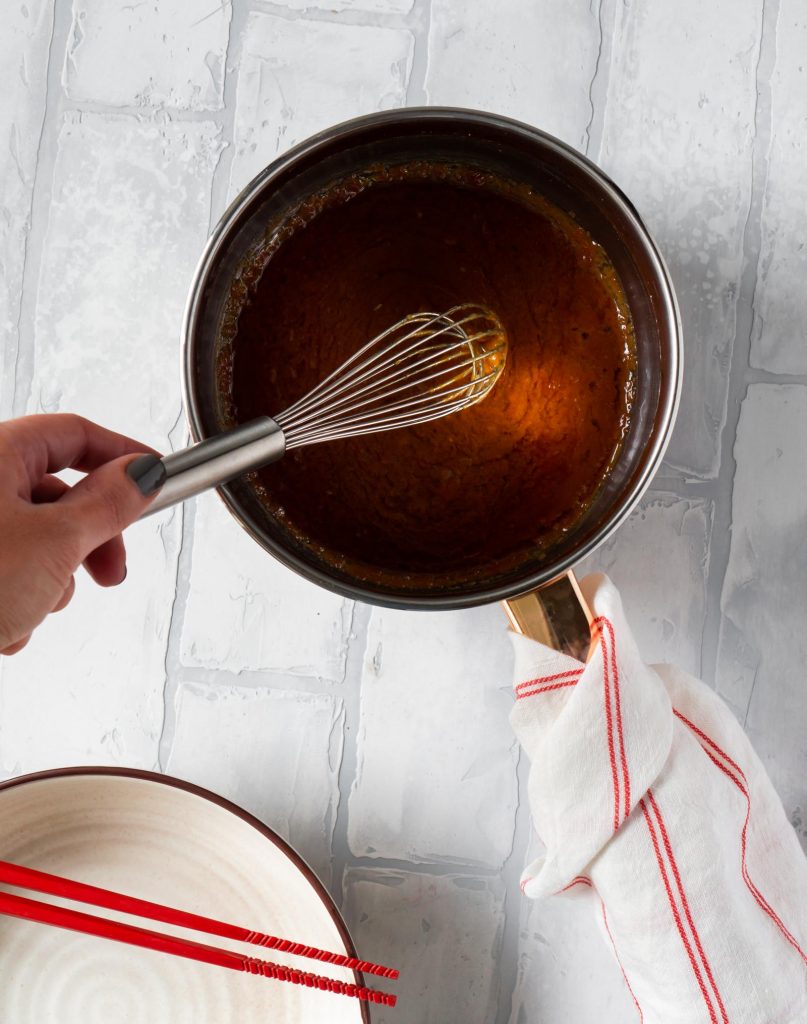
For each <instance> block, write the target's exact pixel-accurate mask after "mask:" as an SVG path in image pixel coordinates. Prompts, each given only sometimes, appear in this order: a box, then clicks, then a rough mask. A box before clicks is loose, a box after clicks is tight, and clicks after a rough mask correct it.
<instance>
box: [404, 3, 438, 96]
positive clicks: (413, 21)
mask: <svg viewBox="0 0 807 1024" xmlns="http://www.w3.org/2000/svg"><path fill="white" fill-rule="evenodd" d="M431 25H432V0H415V3H414V5H413V7H412V11H411V14H410V18H409V24H408V27H409V29H410V31H411V33H412V38H413V47H412V67H411V69H410V71H409V80H408V82H407V83H406V99H405V105H406V106H407V107H416V106H426V105H427V104H428V103H429V91H428V85H427V83H428V74H429V39H430V36H431Z"/></svg>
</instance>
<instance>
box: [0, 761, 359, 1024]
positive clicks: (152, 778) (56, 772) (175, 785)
mask: <svg viewBox="0 0 807 1024" xmlns="http://www.w3.org/2000/svg"><path fill="white" fill-rule="evenodd" d="M71 776H79V777H83V778H91V777H93V776H107V777H110V776H111V777H115V778H123V779H138V780H140V781H141V782H156V783H159V784H161V785H164V786H168V787H170V788H172V789H179V790H182V791H184V792H185V793H189V794H190V795H191V796H196V797H201V798H202V799H204V800H207V801H209V802H210V803H212V804H215V805H216V806H217V807H220V808H222V809H223V810H225V811H229V813H230V814H233V815H235V817H237V818H240V819H241V820H242V821H243V822H245V823H246V824H247V825H250V826H252V828H254V829H255V831H256V832H258V833H260V835H261V836H262V837H263V838H264V839H268V840H269V842H270V843H272V844H273V845H274V846H276V847H277V848H278V850H280V852H281V853H282V854H284V856H286V857H287V858H288V859H289V860H290V861H291V862H292V864H293V865H294V866H295V867H296V868H297V869H298V871H300V872H301V874H302V875H303V876H304V878H305V880H306V881H307V882H308V884H309V885H310V886H311V888H312V889H313V890H314V892H315V893H316V895H317V896H318V897H319V898H320V900H321V901H322V903H323V905H324V907H325V909H326V911H327V912H328V914H329V915H330V917H331V919H332V921H333V923H334V924H335V925H336V930H337V931H338V932H339V937H340V938H341V939H342V942H343V943H344V946H345V951H346V953H347V955H348V956H352V957H357V956H358V954H357V952H356V947H355V945H354V944H353V939H352V938H351V936H350V932H349V931H348V927H347V925H346V923H345V921H344V918H343V917H342V914H341V913H340V911H339V908H338V907H337V906H336V903H335V902H334V899H333V897H332V896H331V894H330V893H329V892H328V890H327V889H326V888H325V886H324V884H323V883H322V882H321V881H320V879H319V876H318V875H317V874H316V872H315V871H314V869H313V868H312V867H311V866H310V864H308V862H307V861H306V860H304V858H303V857H302V856H301V855H300V854H299V853H298V852H297V851H296V850H295V849H294V848H293V847H292V846H290V845H289V843H288V842H287V841H286V840H285V839H283V838H281V836H279V835H278V834H277V832H275V831H274V830H273V829H271V828H269V826H268V825H266V824H265V823H264V822H262V821H261V820H260V819H259V818H256V817H255V815H254V814H250V812H249V811H246V810H244V808H243V807H240V806H239V805H238V804H236V803H233V801H232V800H228V799H227V798H226V797H223V796H219V794H218V793H214V792H213V791H212V790H209V789H205V788H204V787H203V786H197V785H196V783H194V782H186V781H185V780H184V779H178V778H176V776H174V775H164V774H162V773H161V772H151V771H147V770H146V769H144V768H123V767H117V766H111V765H71V766H68V767H65V768H47V769H45V770H43V771H38V772H28V773H26V774H25V775H16V776H14V777H12V778H10V779H4V780H3V781H1V782H0V793H2V792H3V791H4V790H8V789H14V788H16V787H18V786H24V785H27V784H29V783H32V782H34V783H35V782H47V781H49V780H51V779H60V778H69V777H71ZM353 974H354V976H355V978H356V984H358V985H364V984H366V982H365V979H364V977H363V975H362V974H361V972H360V971H356V970H354V971H353ZM359 1008H360V1010H361V1015H362V1020H363V1021H364V1024H370V1008H369V1006H368V1005H367V1003H366V1002H364V1001H361V1002H360V1003H359Z"/></svg>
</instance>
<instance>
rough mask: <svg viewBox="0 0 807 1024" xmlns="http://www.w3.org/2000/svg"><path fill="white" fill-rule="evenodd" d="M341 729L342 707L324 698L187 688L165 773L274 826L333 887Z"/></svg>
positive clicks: (180, 696)
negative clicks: (201, 746)
mask: <svg viewBox="0 0 807 1024" xmlns="http://www.w3.org/2000/svg"><path fill="white" fill-rule="evenodd" d="M343 724H344V712H343V709H342V702H341V701H340V700H336V699H334V698H333V697H329V696H327V695H326V694H322V693H289V692H286V691H283V690H274V689H269V688H266V687H264V688H262V689H255V688H253V687H240V686H231V687H223V686H203V685H200V684H198V683H183V684H182V685H181V686H180V688H179V692H178V693H177V697H176V728H175V732H174V742H173V745H172V747H171V756H170V758H169V759H168V764H167V765H166V770H167V771H168V772H169V773H170V774H171V775H177V776H178V777H179V778H189V779H192V781H194V782H196V783H197V784H198V785H200V786H206V787H208V788H209V789H213V790H215V791H216V792H217V793H220V794H221V795H222V796H226V797H227V798H228V799H229V800H233V801H234V802H235V803H237V804H238V805H239V806H240V807H243V808H244V809H245V810H247V811H250V813H252V814H254V815H255V816H256V817H258V818H260V819H261V821H271V822H272V827H273V828H275V829H277V831H278V832H280V833H282V835H284V836H285V837H286V838H288V840H289V841H290V842H291V844H292V845H293V846H294V847H295V849H296V850H297V851H298V853H300V854H301V856H302V857H303V858H304V859H305V860H306V861H308V863H309V864H310V865H311V867H312V868H314V870H315V871H316V872H317V874H318V875H319V877H320V878H322V879H323V880H324V881H325V882H329V881H330V860H331V838H332V833H333V819H334V815H335V813H336V805H337V803H338V801H339V789H338V780H337V772H338V769H339V762H340V760H341V757H342V738H343ZM200 736H204V737H205V757H204V761H203V763H201V764H200V761H199V751H198V744H199V737H200ZM279 750H282V751H283V756H282V758H280V757H278V751H279ZM300 794H305V799H304V800H300V799H299V795H300Z"/></svg>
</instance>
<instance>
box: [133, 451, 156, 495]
mask: <svg viewBox="0 0 807 1024" xmlns="http://www.w3.org/2000/svg"><path fill="white" fill-rule="evenodd" d="M126 472H127V473H128V475H129V477H130V478H131V480H132V482H133V483H134V484H136V485H137V488H138V490H139V491H140V493H141V494H142V495H143V497H145V498H148V497H150V496H151V495H152V494H155V493H156V492H157V491H159V489H160V488H161V487H162V485H163V484H164V483H165V466H164V465H163V464H162V462H161V461H160V459H158V458H157V456H156V455H141V456H140V457H139V458H137V459H132V461H131V462H130V463H129V465H128V466H127V467H126Z"/></svg>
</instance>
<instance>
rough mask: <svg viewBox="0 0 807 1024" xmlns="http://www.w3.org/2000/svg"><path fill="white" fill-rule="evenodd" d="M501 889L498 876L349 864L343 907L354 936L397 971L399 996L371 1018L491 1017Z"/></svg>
mask: <svg viewBox="0 0 807 1024" xmlns="http://www.w3.org/2000/svg"><path fill="white" fill-rule="evenodd" d="M503 896H504V893H503V887H502V884H501V882H500V881H499V879H497V878H476V877H474V876H472V875H459V874H450V875H442V876H439V877H429V876H428V875H422V874H414V873H412V872H408V871H390V870H386V871H383V870H379V871H374V870H371V869H362V868H356V869H351V870H350V871H349V872H348V873H347V875H346V877H345V910H346V912H347V914H348V917H349V919H350V920H352V921H354V922H355V925H354V931H353V936H354V939H355V940H356V943H357V944H358V945H360V946H361V947H365V948H367V949H374V950H376V951H377V954H376V955H377V956H378V957H380V958H381V960H382V963H386V962H387V961H389V962H393V961H394V962H395V964H396V965H397V966H398V967H399V969H400V971H401V981H400V983H399V985H398V989H399V991H400V994H401V1001H400V1003H399V1004H398V1006H396V1007H395V1009H393V1010H386V1011H385V1010H384V1009H383V1008H380V1009H379V1010H377V1011H375V1012H374V1014H373V1021H374V1022H375V1024H446V1022H448V1021H457V1022H459V1021H479V1022H480V1024H481V1022H483V1021H489V1020H492V1019H493V1014H494V1013H495V1008H496V999H497V989H498V979H497V971H496V962H497V960H498V957H499V951H500V946H501V933H502V927H503V924H504V913H503V905H502V903H503ZM384 957H386V960H385V959H384Z"/></svg>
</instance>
